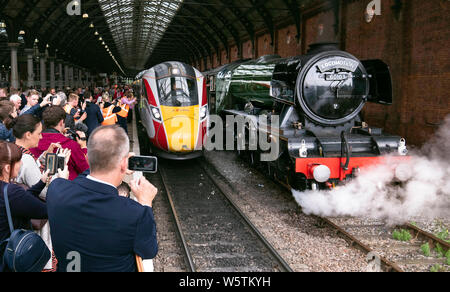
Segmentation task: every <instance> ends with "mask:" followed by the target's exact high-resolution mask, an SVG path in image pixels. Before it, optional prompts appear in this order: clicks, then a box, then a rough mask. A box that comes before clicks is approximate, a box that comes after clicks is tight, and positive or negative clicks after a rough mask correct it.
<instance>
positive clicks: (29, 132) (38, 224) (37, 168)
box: [13, 115, 70, 272]
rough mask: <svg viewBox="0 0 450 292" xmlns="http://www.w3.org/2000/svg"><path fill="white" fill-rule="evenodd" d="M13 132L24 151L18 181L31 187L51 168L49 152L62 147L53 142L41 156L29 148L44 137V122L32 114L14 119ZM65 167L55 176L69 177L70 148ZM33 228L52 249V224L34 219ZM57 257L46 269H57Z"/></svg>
mask: <svg viewBox="0 0 450 292" xmlns="http://www.w3.org/2000/svg"><path fill="white" fill-rule="evenodd" d="M13 123H14V126H13V133H14V136H15V137H16V145H17V146H19V148H20V150H21V151H22V160H21V161H22V167H21V168H20V171H19V175H18V177H17V179H16V183H17V184H20V185H22V186H24V187H25V189H29V188H31V187H33V186H34V185H36V184H37V183H38V182H39V180H40V179H41V177H42V172H43V170H42V169H43V167H42V166H44V167H45V169H49V167H48V166H46V165H45V158H46V154H47V153H53V152H54V150H55V149H57V148H60V145H58V144H51V145H50V147H49V148H48V150H47V151H46V152H44V153H43V154H42V155H41V157H39V158H37V157H35V156H34V155H33V153H31V151H30V150H29V149H31V148H34V147H37V146H38V145H39V141H40V139H41V138H42V135H41V133H42V124H41V122H40V121H39V120H38V119H37V118H36V117H34V116H32V115H23V116H20V117H18V118H17V119H15V120H14V122H13ZM62 154H63V156H64V159H65V160H64V162H65V163H64V167H61V168H62V169H58V174H57V175H56V176H54V177H55V178H56V177H58V178H64V179H68V178H69V169H68V162H69V159H70V150H68V149H65V150H64V151H63V153H62ZM46 195H47V188H45V189H44V190H42V192H41V194H40V195H39V198H40V199H41V200H42V201H45V200H46ZM32 222H33V223H34V224H33V228H34V229H35V230H36V232H37V233H38V234H39V235H40V236H41V238H42V239H43V240H44V242H45V243H46V244H47V247H48V248H49V250H52V242H51V237H50V225H49V224H48V222H47V221H46V220H34V221H32ZM56 263H57V261H56V258H55V257H53V259H50V260H49V262H48V263H47V265H46V266H45V268H44V271H49V272H54V271H56Z"/></svg>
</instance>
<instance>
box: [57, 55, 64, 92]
mask: <svg viewBox="0 0 450 292" xmlns="http://www.w3.org/2000/svg"><path fill="white" fill-rule="evenodd" d="M56 62H57V63H58V73H59V74H58V88H59V89H63V87H64V75H63V74H64V73H63V72H64V71H63V64H62V62H63V61H62V60H59V59H58V60H56Z"/></svg>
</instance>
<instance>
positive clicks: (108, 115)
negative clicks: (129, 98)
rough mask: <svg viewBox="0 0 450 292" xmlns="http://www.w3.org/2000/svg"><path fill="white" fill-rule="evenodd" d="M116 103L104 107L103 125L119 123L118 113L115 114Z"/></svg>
mask: <svg viewBox="0 0 450 292" xmlns="http://www.w3.org/2000/svg"><path fill="white" fill-rule="evenodd" d="M113 110H114V105H111V106H110V107H108V108H104V109H103V119H104V121H103V123H102V126H111V125H115V124H117V115H116V114H113Z"/></svg>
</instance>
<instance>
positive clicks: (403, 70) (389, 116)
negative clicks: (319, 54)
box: [345, 0, 450, 146]
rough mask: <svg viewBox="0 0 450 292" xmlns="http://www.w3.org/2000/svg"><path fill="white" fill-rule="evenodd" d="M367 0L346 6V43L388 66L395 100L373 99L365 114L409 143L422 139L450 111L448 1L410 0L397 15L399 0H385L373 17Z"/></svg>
mask: <svg viewBox="0 0 450 292" xmlns="http://www.w3.org/2000/svg"><path fill="white" fill-rule="evenodd" d="M366 2H367V1H356V2H353V3H350V4H348V5H347V7H346V13H347V17H346V19H345V21H346V23H345V31H346V35H345V49H346V50H347V51H348V52H350V53H352V54H354V55H355V56H356V57H358V58H361V59H372V58H379V59H382V60H383V61H384V62H386V63H387V64H388V65H389V66H390V68H391V73H392V76H393V84H394V104H393V105H392V106H380V105H372V104H369V105H368V106H367V107H366V109H365V111H364V117H365V119H366V120H367V121H368V122H369V123H370V124H373V125H376V126H379V127H383V128H385V129H386V131H388V132H390V133H395V134H398V135H401V136H404V137H405V138H407V139H408V143H409V144H412V145H418V146H419V145H423V144H424V143H425V142H426V141H427V140H428V139H429V138H430V137H431V136H432V135H433V133H434V132H435V131H436V130H437V128H438V126H439V124H441V123H442V121H443V120H444V118H445V117H446V116H447V115H449V114H450V98H449V97H448V96H447V94H448V92H449V91H450V2H448V1H441V0H428V1H421V0H409V1H407V2H406V3H404V4H403V9H402V11H401V13H400V14H399V15H398V16H397V15H395V13H394V12H393V10H392V9H391V7H392V6H393V5H394V4H395V3H394V2H395V1H393V0H392V1H383V6H382V15H381V16H376V17H375V19H374V20H373V21H372V22H371V23H366V22H365V20H364V18H363V15H362V14H361V11H364V8H365V5H367V4H366ZM403 2H405V1H403Z"/></svg>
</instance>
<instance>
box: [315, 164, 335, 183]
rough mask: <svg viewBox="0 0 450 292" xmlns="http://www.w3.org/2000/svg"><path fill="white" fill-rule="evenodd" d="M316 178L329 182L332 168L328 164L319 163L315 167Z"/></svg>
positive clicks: (318, 180)
mask: <svg viewBox="0 0 450 292" xmlns="http://www.w3.org/2000/svg"><path fill="white" fill-rule="evenodd" d="M313 175H314V179H315V180H316V181H317V182H319V183H324V182H327V181H328V180H329V179H330V177H331V170H330V169H329V168H328V166H325V165H318V166H316V167H314V168H313Z"/></svg>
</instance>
